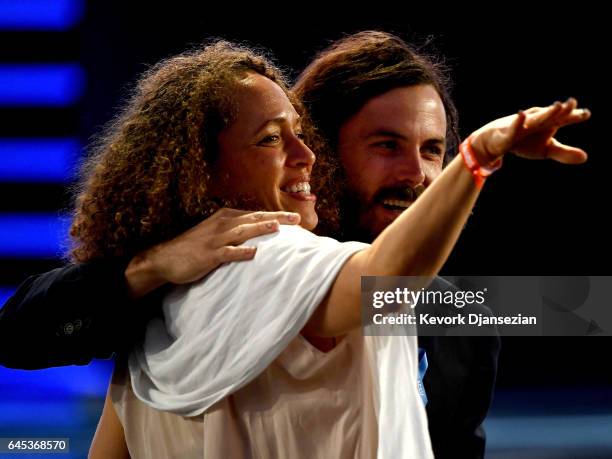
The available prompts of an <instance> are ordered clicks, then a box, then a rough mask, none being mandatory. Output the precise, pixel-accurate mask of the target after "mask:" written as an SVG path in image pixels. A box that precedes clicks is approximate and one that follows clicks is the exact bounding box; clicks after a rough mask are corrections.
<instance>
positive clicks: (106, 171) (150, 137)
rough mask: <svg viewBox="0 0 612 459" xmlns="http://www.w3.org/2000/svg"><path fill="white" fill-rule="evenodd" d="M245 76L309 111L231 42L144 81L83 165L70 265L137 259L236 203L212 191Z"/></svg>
mask: <svg viewBox="0 0 612 459" xmlns="http://www.w3.org/2000/svg"><path fill="white" fill-rule="evenodd" d="M247 72H255V73H258V74H261V75H263V76H265V77H267V78H269V79H270V80H272V81H274V82H275V83H276V84H278V85H279V86H280V87H281V88H282V89H283V90H284V91H285V93H286V94H287V96H288V97H289V99H290V101H291V102H292V103H293V105H294V106H295V107H296V110H297V111H298V113H303V110H302V109H301V106H300V104H299V103H298V101H297V100H296V99H295V98H294V97H293V96H292V94H291V93H290V92H289V90H288V87H287V82H286V80H285V77H284V76H283V75H282V73H281V71H280V70H278V69H277V68H276V67H275V66H273V65H272V64H271V63H270V61H269V60H268V59H267V58H266V57H264V56H263V55H262V54H258V53H255V52H254V51H252V50H250V49H248V48H246V47H242V46H239V45H236V44H232V43H229V42H226V41H221V40H220V41H216V42H213V43H212V44H210V45H208V46H205V47H202V48H199V49H197V50H194V51H189V52H186V53H183V54H181V55H178V56H176V57H172V58H169V59H167V60H164V61H162V62H160V63H158V64H157V65H155V66H153V67H152V68H151V69H150V70H149V71H147V72H146V73H145V74H144V76H143V77H142V78H141V79H140V81H139V83H138V84H137V87H136V89H135V91H134V93H133V95H132V97H131V98H130V99H129V101H128V103H127V105H126V107H125V108H124V110H123V111H122V112H121V113H120V114H119V115H118V116H117V118H115V119H114V120H113V121H112V122H111V123H110V124H109V125H108V126H107V127H106V129H105V130H104V131H103V134H102V135H101V136H100V137H99V139H98V140H97V141H96V142H95V144H94V146H93V149H92V154H91V156H90V158H89V159H88V160H87V161H86V162H85V164H84V167H83V170H82V177H83V178H82V180H81V182H80V183H79V184H78V185H77V187H76V190H75V191H76V192H75V195H76V202H75V211H74V216H73V217H74V218H73V223H72V227H71V229H70V235H71V236H72V244H73V245H72V248H71V253H70V255H71V257H72V259H73V260H75V261H77V262H85V261H90V260H93V259H99V258H108V257H131V256H134V255H135V254H136V253H138V252H140V251H142V250H144V249H146V248H148V247H150V246H152V245H155V244H157V243H160V242H162V241H164V240H168V239H171V238H173V237H176V236H177V235H179V234H180V233H182V232H184V231H186V230H187V229H188V228H191V227H192V226H194V225H195V224H197V223H199V222H200V221H201V220H203V219H205V218H207V217H209V216H210V215H211V214H212V213H214V212H215V211H216V210H218V209H219V208H220V207H221V206H227V205H232V204H234V203H228V202H227V201H225V202H220V201H219V200H215V199H213V198H211V196H210V195H209V193H208V188H209V186H208V184H209V179H210V173H211V166H212V165H214V162H215V156H216V154H217V137H218V135H219V133H220V132H221V130H223V129H224V128H225V127H227V126H229V125H230V124H231V123H232V122H233V120H235V117H236V115H237V110H238V107H237V106H236V103H235V101H234V100H233V94H235V89H236V87H237V85H238V84H239V80H241V79H242V78H244V77H245V76H246V73H247ZM319 166H320V165H319V164H318V165H317V167H318V168H319V171H320V172H321V173H323V174H325V172H324V170H325V167H324V165H323V167H319ZM315 169H317V168H315Z"/></svg>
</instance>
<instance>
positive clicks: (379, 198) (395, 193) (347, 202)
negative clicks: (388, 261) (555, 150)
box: [340, 185, 425, 243]
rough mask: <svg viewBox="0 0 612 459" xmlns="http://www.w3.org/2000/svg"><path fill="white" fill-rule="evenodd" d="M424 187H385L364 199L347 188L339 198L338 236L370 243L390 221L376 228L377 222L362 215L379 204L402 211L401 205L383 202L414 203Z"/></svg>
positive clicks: (347, 239)
mask: <svg viewBox="0 0 612 459" xmlns="http://www.w3.org/2000/svg"><path fill="white" fill-rule="evenodd" d="M424 189H425V187H424V186H423V185H417V186H415V187H412V186H410V185H402V186H395V187H385V188H381V189H380V190H378V191H377V192H376V194H374V196H373V197H372V198H370V199H365V198H364V197H363V196H360V195H359V194H358V193H356V192H354V191H351V190H348V191H347V192H345V193H343V194H342V196H341V198H340V238H341V239H343V240H345V241H361V242H367V243H371V242H372V241H373V240H374V239H376V237H377V236H378V235H379V234H380V233H381V232H382V231H383V230H384V229H385V228H386V226H388V224H390V223H391V222H392V221H390V222H388V223H387V225H385V226H384V227H380V228H377V227H376V226H377V222H375V221H372V220H371V219H362V216H365V215H367V214H368V213H369V212H370V211H373V210H374V209H375V207H376V206H381V205H382V206H384V207H385V208H388V209H389V210H393V209H395V210H400V211H403V210H404V209H403V208H402V207H397V206H394V205H392V204H384V203H385V202H387V203H389V202H394V201H403V202H409V203H414V201H415V200H416V199H417V198H418V197H419V196H420V195H421V193H422V192H423V191H424ZM364 220H366V221H364ZM381 226H382V225H381Z"/></svg>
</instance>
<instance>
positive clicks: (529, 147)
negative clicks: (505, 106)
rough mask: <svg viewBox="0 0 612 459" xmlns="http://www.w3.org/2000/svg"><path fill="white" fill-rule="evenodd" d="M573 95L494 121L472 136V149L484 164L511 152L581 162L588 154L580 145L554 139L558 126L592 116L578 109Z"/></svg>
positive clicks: (585, 110) (518, 154) (519, 154)
mask: <svg viewBox="0 0 612 459" xmlns="http://www.w3.org/2000/svg"><path fill="white" fill-rule="evenodd" d="M577 104H578V103H577V101H576V99H574V98H570V99H568V100H567V101H566V102H564V103H561V102H555V103H554V104H553V105H550V106H548V107H532V108H530V109H528V110H525V111H521V112H519V113H518V114H516V115H511V116H506V117H504V118H499V119H497V120H495V121H492V122H490V123H488V124H486V125H484V126H483V127H481V128H480V129H478V130H477V131H475V132H474V133H473V134H472V135H471V136H470V138H471V142H472V148H473V149H474V153H475V154H476V155H477V159H478V161H479V163H480V164H481V165H487V164H490V163H491V162H493V161H495V160H496V159H497V158H499V157H500V156H503V155H504V154H506V153H508V152H511V153H514V154H516V155H517V156H521V157H523V158H528V159H553V160H555V161H559V162H561V163H564V164H580V163H583V162H585V161H586V159H587V154H586V153H585V152H584V151H583V150H581V149H580V148H576V147H572V146H569V145H564V144H562V143H560V142H559V141H558V140H557V139H555V137H554V136H555V134H556V133H557V131H558V130H559V128H561V127H563V126H568V125H570V124H575V123H581V122H583V121H586V120H588V119H589V118H590V116H591V112H590V111H589V110H587V109H577V108H576V107H577Z"/></svg>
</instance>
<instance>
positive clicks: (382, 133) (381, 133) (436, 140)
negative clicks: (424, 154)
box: [366, 129, 446, 145]
mask: <svg viewBox="0 0 612 459" xmlns="http://www.w3.org/2000/svg"><path fill="white" fill-rule="evenodd" d="M372 137H391V138H392V139H399V140H408V137H406V136H405V135H402V134H400V133H399V132H395V131H389V130H386V129H378V130H376V131H374V132H371V133H370V134H368V135H367V136H366V139H371V138H372ZM424 143H428V144H440V145H445V144H446V139H445V138H444V137H432V138H430V139H427V140H426V141H425V142H424Z"/></svg>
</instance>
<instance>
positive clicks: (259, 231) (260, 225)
mask: <svg viewBox="0 0 612 459" xmlns="http://www.w3.org/2000/svg"><path fill="white" fill-rule="evenodd" d="M278 226H279V222H278V220H265V221H261V222H257V223H244V224H242V225H238V226H235V227H234V228H231V229H230V230H228V231H226V232H225V233H223V234H222V235H220V237H219V239H218V241H219V245H221V246H223V245H240V244H242V243H243V242H245V241H248V240H249V239H253V238H254V237H257V236H263V235H264V234H269V233H275V232H276V231H278Z"/></svg>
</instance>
